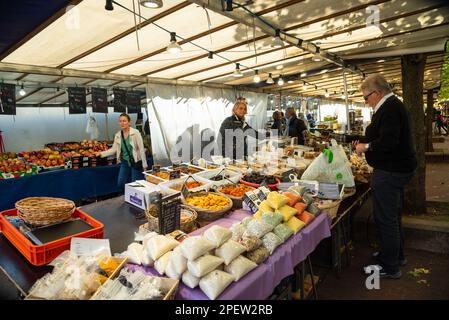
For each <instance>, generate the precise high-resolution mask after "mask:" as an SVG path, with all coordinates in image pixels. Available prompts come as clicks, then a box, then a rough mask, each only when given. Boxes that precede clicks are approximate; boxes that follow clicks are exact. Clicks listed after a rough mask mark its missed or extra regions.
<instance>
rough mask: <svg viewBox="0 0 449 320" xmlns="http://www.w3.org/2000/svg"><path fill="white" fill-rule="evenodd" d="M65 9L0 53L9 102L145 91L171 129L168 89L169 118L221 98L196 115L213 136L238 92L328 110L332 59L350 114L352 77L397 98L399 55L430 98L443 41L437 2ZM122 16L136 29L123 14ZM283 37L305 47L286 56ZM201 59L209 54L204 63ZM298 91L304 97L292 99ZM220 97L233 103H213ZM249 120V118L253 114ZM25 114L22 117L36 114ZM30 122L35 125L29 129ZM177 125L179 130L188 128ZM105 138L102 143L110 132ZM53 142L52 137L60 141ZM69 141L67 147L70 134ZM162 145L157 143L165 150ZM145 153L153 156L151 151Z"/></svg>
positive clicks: (88, 5)
mask: <svg viewBox="0 0 449 320" xmlns="http://www.w3.org/2000/svg"><path fill="white" fill-rule="evenodd" d="M72 2H73V3H74V4H75V5H74V6H71V7H67V10H62V11H61V10H60V11H58V12H57V13H56V14H54V15H53V16H51V17H50V18H49V19H47V21H45V23H43V24H42V25H41V26H39V27H38V28H36V30H34V32H32V33H30V34H29V35H27V36H26V37H25V38H23V39H22V40H21V41H19V42H18V43H17V44H15V45H13V46H12V47H11V48H9V49H8V50H6V51H3V52H0V79H1V80H3V81H4V82H6V83H15V84H18V85H22V84H23V85H24V88H25V90H26V94H25V95H24V96H20V95H19V94H18V93H17V97H16V99H17V103H18V106H26V107H31V105H33V106H38V105H40V106H47V105H49V104H51V105H54V106H57V107H61V108H62V106H63V105H65V104H67V101H68V99H67V94H66V92H65V91H64V90H58V87H60V88H61V89H63V88H66V87H68V86H72V85H77V86H86V87H96V86H100V87H108V88H112V87H114V86H117V87H121V88H127V89H134V90H143V91H146V92H147V98H148V101H152V102H153V103H152V104H150V107H151V108H149V110H150V114H151V112H152V111H151V110H155V111H157V112H158V113H159V120H160V121H161V122H160V123H161V126H164V125H167V123H168V122H170V121H173V119H172V117H170V116H167V115H166V114H165V113H164V112H165V109H164V107H162V106H163V105H164V104H165V103H168V102H167V101H169V100H168V99H164V98H163V97H164V94H165V93H164V92H173V86H176V88H177V92H178V93H180V92H181V93H182V94H185V95H186V96H184V97H189V98H190V102H189V103H182V104H180V105H178V106H177V107H176V108H184V107H188V108H190V106H192V105H195V104H197V103H201V102H203V99H204V95H202V94H198V92H207V93H208V94H209V93H210V94H212V96H215V95H216V94H217V93H216V92H214V93H212V91H214V90H218V91H217V92H222V94H223V95H224V96H223V97H221V98H222V99H221V101H220V102H219V105H220V107H217V106H212V104H211V103H203V104H202V105H203V106H204V105H207V106H208V107H213V108H220V112H219V113H217V114H214V120H208V121H213V123H214V124H213V128H212V129H214V130H216V122H217V123H218V122H220V120H222V119H223V118H224V117H225V116H226V115H227V114H228V111H229V110H228V107H227V106H228V105H229V104H230V103H231V102H232V99H233V98H235V96H236V95H237V94H236V93H237V92H238V91H241V92H244V94H245V95H247V96H249V95H250V94H249V92H258V93H259V94H261V95H256V94H253V95H254V96H255V97H254V101H256V100H257V101H266V95H265V94H262V93H279V92H282V94H283V95H286V94H294V95H301V96H305V97H312V96H313V97H323V96H324V95H325V93H326V92H328V93H330V99H339V98H340V96H341V92H342V91H343V87H344V84H343V77H342V72H343V68H342V67H341V65H338V64H336V63H335V61H342V60H341V59H343V61H344V62H345V64H346V66H347V67H348V68H347V69H346V70H349V69H351V68H353V70H357V72H352V71H347V73H346V74H347V81H348V98H349V100H350V102H354V103H356V102H358V103H360V102H362V99H361V98H362V97H361V94H360V93H359V92H358V86H359V84H360V81H361V76H360V75H361V74H362V73H364V74H365V75H369V74H372V73H382V74H384V75H385V76H386V78H387V79H388V80H389V81H390V82H391V83H392V84H393V85H394V90H395V92H396V93H397V94H399V95H401V90H402V89H401V87H402V83H401V64H400V56H401V55H403V54H411V53H427V54H428V59H427V64H426V71H425V79H424V89H429V88H435V87H438V86H439V83H440V74H441V66H442V63H443V55H444V53H443V48H444V43H445V41H446V40H447V38H448V36H449V31H448V30H449V28H448V23H449V8H448V6H447V5H446V1H439V0H345V1H340V0H339V1H327V0H314V1H311V0H273V1H264V0H255V1H251V2H248V3H247V1H241V0H239V1H234V10H233V11H231V12H220V10H218V11H217V10H216V8H217V7H220V6H221V1H219V0H209V1H200V0H195V1H194V0H192V1H181V0H170V1H169V0H166V1H164V6H163V7H162V8H159V9H148V8H144V7H140V8H139V6H138V1H135V0H134V1H133V0H117V1H115V4H114V10H113V11H106V10H105V9H104V5H105V3H104V1H99V0H82V1H79V0H78V1H72ZM193 2H194V3H193ZM133 4H134V7H135V11H136V13H139V12H140V15H141V17H139V16H134V15H133V14H132V11H133ZM238 4H240V5H242V6H243V7H238V6H237V5H238ZM125 8H126V9H125ZM138 9H139V10H138ZM251 13H253V14H256V15H257V16H259V17H261V18H263V19H264V20H265V21H266V22H267V23H268V24H269V25H271V26H272V27H273V29H272V30H271V32H267V28H262V27H260V24H261V22H260V21H258V19H257V18H256V17H255V16H254V15H252V14H251ZM163 29H165V30H163ZM275 29H280V30H282V31H283V32H284V33H285V34H288V35H289V37H287V36H285V35H284V34H282V37H283V38H285V40H287V41H286V42H284V46H283V47H281V48H273V47H272V46H271V44H272V35H273V34H274V31H275ZM168 31H170V32H176V35H177V36H178V39H177V40H178V42H179V44H180V45H181V46H182V48H183V51H182V53H180V54H178V55H172V54H169V53H167V52H166V50H165V49H166V46H167V45H168V43H169V40H170V35H169V33H168ZM292 37H296V38H297V39H301V40H303V42H304V43H307V46H305V45H301V46H299V45H297V44H296V43H295V44H292V43H291V39H293V38H292ZM313 46H318V47H320V50H321V51H320V52H321V53H323V56H325V54H329V53H330V54H333V56H332V57H335V59H334V58H332V59H330V60H324V59H322V60H321V61H313V60H312V58H313V56H314V54H313V52H311V51H310V47H313ZM209 52H213V55H212V56H213V59H210V58H209ZM339 59H340V60H339ZM235 63H240V65H241V70H242V72H243V77H241V78H235V77H233V76H232V73H233V71H234V70H235ZM30 66H31V67H30ZM43 67H47V69H45V68H43ZM50 68H51V69H52V70H55V72H53V71H52V72H50V71H49V69H50ZM256 69H257V70H258V71H259V74H260V75H261V78H262V82H261V83H260V84H254V83H253V76H254V71H255V70H256ZM56 71H60V73H58V72H56ZM269 73H272V75H273V78H274V79H275V80H276V79H277V78H278V77H279V76H280V75H282V77H283V78H284V79H285V80H290V81H289V83H287V81H286V83H285V84H284V85H283V86H279V85H277V84H273V85H268V84H266V83H265V80H266V79H267V77H268V74H269ZM304 82H305V83H307V84H308V86H307V89H303V83H304ZM164 84H165V85H166V86H164ZM183 85H188V87H186V88H187V89H185V90H184V89H182V90H181V89H179V88H182V86H183ZM213 89H214V90H213ZM201 90H202V91H201ZM208 90H210V91H208ZM227 90H229V92H233V94H226V93H224V92H228V91H227ZM236 90H237V91H236ZM181 97H182V96H181ZM192 99H194V100H195V101H196V102H195V103H193V102H192V101H193V100H192ZM212 100H213V99H212ZM89 101H90V98H89V97H88V102H89ZM157 101H159V102H160V103H161V105H160V106H158V104H159V102H157ZM163 101H165V102H163ZM213 101H214V100H213ZM217 101H218V100H217ZM162 102H163V103H162ZM217 103H218V102H217ZM143 104H146V101H143ZM264 107H265V106H264ZM152 108H155V109H152ZM161 108H162V109H161ZM173 108H175V107H173ZM252 108H253V110H259V106H257V105H254V106H253V107H252ZM33 112H34V111H33ZM33 112H31V113H29V112H27V113H25V114H33V115H35V116H36V114H39V113H33ZM39 112H40V113H42V112H43V109H41V110H40V111H39ZM186 112H187V111H186ZM252 112H253V111H252ZM21 114H22V113H21V112H20V113H18V116H19V115H21ZM59 114H60V116H63V114H64V113H63V112H60V113H59ZM177 114H178V113H177ZM192 114H193V113H192ZM218 115H220V116H218ZM18 116H17V117H16V118H18ZM99 118H100V117H99ZM36 119H37V122H38V123H39V119H40V118H36ZM70 119H74V117H73V116H72V115H71V116H70ZM183 119H184V120H185V121H186V123H187V121H191V122H192V123H193V122H194V120H196V119H188V118H185V117H183ZM254 119H256V118H254ZM109 120H110V122H111V123H113V122H114V121H115V120H113V119H109ZM150 120H151V121H154V119H150ZM16 121H17V122H14V120H12V121H11V119H10V118H9V119H6V117H5V116H3V117H0V127H1V128H2V130H3V131H5V132H6V145H7V146H8V145H11V143H12V141H13V138H12V137H11V136H12V135H13V134H14V131H12V132H11V130H15V128H16V126H17V125H18V122H19V120H17V119H16ZM83 121H84V120H83ZM259 121H264V120H263V118H260V119H259V118H257V126H259V125H263V123H262V122H259ZM204 123H207V121H205V122H204ZM50 125H51V124H50ZM71 125H74V123H71ZM204 125H206V124H204ZM82 127H83V128H82V130H84V129H85V126H84V125H83V126H82ZM5 128H6V129H5ZM109 129H110V130H111V131H114V127H113V126H112V127H111V128H109ZM115 129H116V128H115ZM180 129H181V127H180ZM54 130H55V131H57V132H58V134H59V136H60V137H61V132H59V131H58V130H57V129H54ZM152 130H153V127H152ZM70 135H72V136H76V137H77V136H78V135H79V133H78V135H76V134H75V133H70ZM154 135H155V136H157V133H156V132H155V133H154ZM169 136H171V133H170V135H169ZM169 136H167V137H165V138H166V139H168V140H169V142H170V143H173V140H172V139H173V138H169ZM46 138H48V136H47V137H46ZM175 138H176V137H175ZM50 140H51V139H50ZM157 141H158V142H157V143H159V144H160V145H162V140H157ZM14 144H17V143H16V141H14ZM18 145H20V146H23V145H24V144H20V143H19V144H18Z"/></svg>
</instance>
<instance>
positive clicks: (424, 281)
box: [417, 279, 427, 284]
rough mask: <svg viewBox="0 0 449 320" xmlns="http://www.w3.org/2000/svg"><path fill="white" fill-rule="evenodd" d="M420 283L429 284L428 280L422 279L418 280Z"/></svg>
mask: <svg viewBox="0 0 449 320" xmlns="http://www.w3.org/2000/svg"><path fill="white" fill-rule="evenodd" d="M417 282H418V283H422V284H427V280H424V279H421V280H418V281H417Z"/></svg>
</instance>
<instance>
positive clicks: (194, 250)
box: [179, 236, 215, 261]
mask: <svg viewBox="0 0 449 320" xmlns="http://www.w3.org/2000/svg"><path fill="white" fill-rule="evenodd" d="M179 247H180V250H181V252H182V255H183V256H184V257H186V258H187V259H188V260H189V261H190V260H195V259H196V258H198V257H200V256H202V255H204V254H206V253H207V252H209V251H210V250H212V249H215V245H214V244H213V243H212V242H210V241H209V240H207V239H206V238H205V237H202V236H195V237H188V238H187V239H185V240H184V241H182V243H181V245H180V246H179Z"/></svg>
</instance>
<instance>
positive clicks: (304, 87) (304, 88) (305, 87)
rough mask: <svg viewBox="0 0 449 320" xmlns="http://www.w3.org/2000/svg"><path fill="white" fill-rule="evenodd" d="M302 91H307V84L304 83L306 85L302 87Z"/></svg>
mask: <svg viewBox="0 0 449 320" xmlns="http://www.w3.org/2000/svg"><path fill="white" fill-rule="evenodd" d="M302 90H304V91H306V90H307V84H306V83H305V82H304V84H303V85H302Z"/></svg>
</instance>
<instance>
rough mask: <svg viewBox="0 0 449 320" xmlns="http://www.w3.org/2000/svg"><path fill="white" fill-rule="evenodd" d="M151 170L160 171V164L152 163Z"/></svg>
mask: <svg viewBox="0 0 449 320" xmlns="http://www.w3.org/2000/svg"><path fill="white" fill-rule="evenodd" d="M152 171H153V173H156V172H159V171H161V166H160V165H156V164H154V165H153V168H152Z"/></svg>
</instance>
